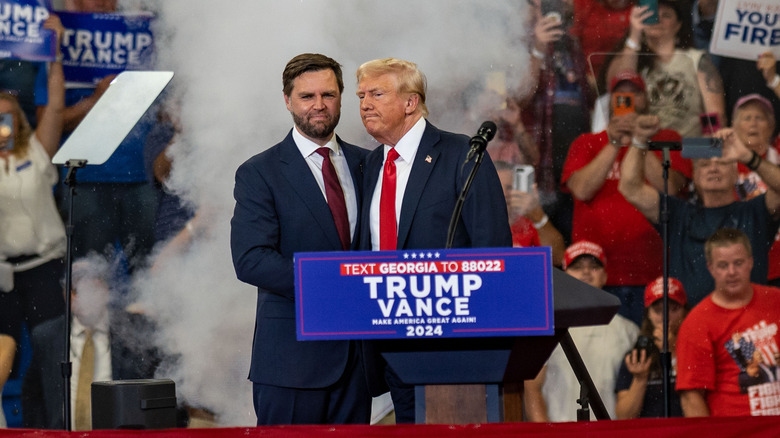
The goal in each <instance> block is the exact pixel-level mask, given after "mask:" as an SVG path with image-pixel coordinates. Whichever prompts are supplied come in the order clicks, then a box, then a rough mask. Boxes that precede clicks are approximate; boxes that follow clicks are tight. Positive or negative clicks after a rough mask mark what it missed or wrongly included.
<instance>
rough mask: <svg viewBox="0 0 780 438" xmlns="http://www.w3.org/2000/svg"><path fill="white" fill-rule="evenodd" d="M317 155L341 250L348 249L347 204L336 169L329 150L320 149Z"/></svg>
mask: <svg viewBox="0 0 780 438" xmlns="http://www.w3.org/2000/svg"><path fill="white" fill-rule="evenodd" d="M317 153H318V154H320V155H322V158H323V160H322V179H323V180H324V181H325V196H326V197H327V198H328V207H330V214H331V215H333V222H335V224H336V230H337V231H338V232H339V238H340V239H341V248H342V249H344V250H347V249H349V242H350V238H349V216H347V203H346V202H345V201H344V191H343V190H341V183H339V177H338V175H336V168H335V167H333V163H332V162H331V161H330V149H329V148H326V147H321V148H319V149H317Z"/></svg>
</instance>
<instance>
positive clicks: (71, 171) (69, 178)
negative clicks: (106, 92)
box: [60, 159, 87, 432]
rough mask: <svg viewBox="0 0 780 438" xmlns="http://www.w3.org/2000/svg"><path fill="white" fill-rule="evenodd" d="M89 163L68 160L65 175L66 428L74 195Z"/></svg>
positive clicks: (67, 418)
mask: <svg viewBox="0 0 780 438" xmlns="http://www.w3.org/2000/svg"><path fill="white" fill-rule="evenodd" d="M86 165H87V160H81V159H78V160H68V161H67V162H66V163H65V167H67V168H68V173H67V175H66V176H65V184H66V185H67V186H68V188H69V189H68V224H67V225H66V227H65V238H66V240H67V244H66V245H67V246H66V252H65V333H64V334H65V350H64V353H63V357H62V363H61V364H60V369H61V371H62V380H63V381H62V388H63V391H62V392H63V394H62V396H63V405H62V406H63V413H62V418H63V420H64V423H65V430H66V431H69V432H70V430H71V421H70V418H71V406H70V376H71V375H72V374H73V364H72V363H71V361H70V325H71V320H70V318H71V310H70V291H72V290H73V280H72V278H73V277H72V276H73V197H74V196H75V195H76V171H77V170H78V169H81V168H83V167H84V166H86Z"/></svg>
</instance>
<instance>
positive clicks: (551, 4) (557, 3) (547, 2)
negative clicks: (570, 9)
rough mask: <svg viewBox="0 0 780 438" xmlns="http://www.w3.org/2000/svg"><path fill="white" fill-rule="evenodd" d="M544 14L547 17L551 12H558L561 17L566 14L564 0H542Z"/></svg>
mask: <svg viewBox="0 0 780 438" xmlns="http://www.w3.org/2000/svg"><path fill="white" fill-rule="evenodd" d="M540 7H541V9H542V16H543V17H546V16H547V15H549V14H558V17H559V18H560V17H561V16H563V14H564V7H565V5H564V4H563V0H541V5H540Z"/></svg>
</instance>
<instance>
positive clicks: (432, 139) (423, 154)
mask: <svg viewBox="0 0 780 438" xmlns="http://www.w3.org/2000/svg"><path fill="white" fill-rule="evenodd" d="M439 139H440V135H439V130H438V129H436V128H435V127H434V126H433V125H431V124H430V123H429V122H427V121H426V124H425V132H424V133H423V136H422V139H420V146H419V147H418V148H417V154H416V155H415V157H414V163H412V171H411V173H410V174H409V181H408V182H407V183H406V191H405V192H404V200H403V204H401V217H400V219H399V221H398V246H397V247H398V249H403V248H404V242H406V238H407V237H408V236H409V230H410V229H411V228H412V219H414V212H415V211H416V210H417V204H418V203H419V202H420V197H421V196H422V193H423V190H425V184H426V183H427V182H428V177H429V176H431V172H432V171H433V167H434V166H435V165H436V160H437V159H438V157H439V151H438V150H437V149H436V148H435V146H436V144H438V142H439Z"/></svg>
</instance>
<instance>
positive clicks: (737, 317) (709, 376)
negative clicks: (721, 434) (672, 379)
mask: <svg viewBox="0 0 780 438" xmlns="http://www.w3.org/2000/svg"><path fill="white" fill-rule="evenodd" d="M750 246H751V245H750V241H749V240H748V237H747V235H746V234H745V233H743V232H742V231H739V230H736V229H733V228H721V229H719V230H718V231H716V232H715V233H714V234H713V235H712V236H711V237H710V238H709V239H708V240H707V242H706V243H705V246H704V248H705V249H704V251H705V254H706V258H707V269H708V270H709V271H710V274H712V277H713V278H714V279H715V287H714V288H713V291H712V293H711V294H710V295H708V296H707V297H706V298H704V300H702V301H701V303H699V305H698V306H696V307H695V308H694V309H693V310H691V313H689V314H688V316H687V317H686V319H685V320H684V321H683V323H682V325H681V326H680V331H679V333H678V336H677V391H678V392H679V393H680V401H681V403H682V408H683V414H684V415H685V416H686V417H702V416H710V415H712V416H745V415H777V414H778V410H779V409H780V404H779V403H778V401H777V397H774V396H770V397H766V394H777V393H778V392H780V382H778V381H777V377H778V376H777V366H778V357H777V356H778V351H780V350H778V343H779V342H780V332H778V330H777V326H778V323H780V289H777V288H774V287H769V286H760V285H757V284H753V283H751V280H750V271H751V270H752V269H753V267H754V263H753V262H754V258H753V255H752V251H751V247H750Z"/></svg>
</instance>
